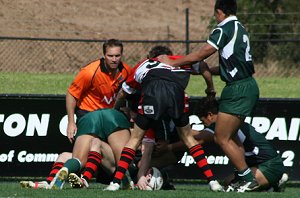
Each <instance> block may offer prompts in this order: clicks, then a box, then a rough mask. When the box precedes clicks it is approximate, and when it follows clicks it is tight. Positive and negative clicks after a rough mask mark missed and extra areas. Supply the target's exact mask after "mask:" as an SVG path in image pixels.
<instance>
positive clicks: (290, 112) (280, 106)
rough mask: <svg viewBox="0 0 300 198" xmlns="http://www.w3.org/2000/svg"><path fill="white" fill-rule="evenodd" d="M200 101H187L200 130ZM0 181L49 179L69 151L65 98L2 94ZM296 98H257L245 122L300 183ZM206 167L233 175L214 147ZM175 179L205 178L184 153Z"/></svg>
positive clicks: (298, 101) (173, 174)
mask: <svg viewBox="0 0 300 198" xmlns="http://www.w3.org/2000/svg"><path fill="white" fill-rule="evenodd" d="M198 101H199V98H197V97H192V98H191V100H190V110H191V115H190V123H191V124H193V125H192V126H193V129H196V130H201V129H203V128H204V126H203V125H202V124H201V121H200V119H199V117H198V116H197V115H196V109H197V102H198ZM0 104H1V108H0V167H1V168H0V177H1V176H45V177H46V176H47V175H48V173H49V171H50V169H51V166H52V164H53V162H54V161H55V160H56V158H57V157H58V155H59V154H60V153H61V152H66V151H67V152H71V151H72V145H71V143H69V141H68V139H67V137H66V127H67V116H66V110H65V96H63V95H54V96H53V95H21V96H19V95H0ZM299 109H300V99H260V101H259V103H258V106H257V108H256V111H255V113H254V115H253V117H247V118H246V122H248V123H250V124H251V125H253V126H254V127H255V128H256V130H257V131H258V132H259V133H262V134H264V135H265V137H266V138H267V139H268V140H269V141H270V142H271V143H272V144H274V146H275V148H277V149H278V152H279V154H280V155H281V157H282V159H283V161H284V165H285V167H286V172H287V173H288V174H289V176H290V179H291V180H300V172H299V171H298V170H299V169H300V164H299V163H300V161H299V160H300V159H299V156H300V144H299V141H300V136H299V128H300V111H299ZM204 150H205V152H206V156H207V160H208V163H209V164H211V166H212V169H213V171H214V173H215V175H216V176H217V178H224V177H225V176H226V175H228V173H230V172H232V171H233V167H232V165H231V164H230V162H229V159H228V158H227V157H226V156H225V155H224V153H223V152H222V150H221V149H220V148H219V147H218V146H217V145H216V144H212V143H211V144H207V145H204ZM169 173H170V177H172V178H176V179H199V178H204V177H203V176H202V173H201V172H200V170H198V168H196V165H195V163H194V160H193V158H192V157H191V156H190V155H189V154H188V153H187V152H185V153H183V154H182V156H180V157H179V160H178V164H176V165H175V166H172V167H171V168H170V169H169Z"/></svg>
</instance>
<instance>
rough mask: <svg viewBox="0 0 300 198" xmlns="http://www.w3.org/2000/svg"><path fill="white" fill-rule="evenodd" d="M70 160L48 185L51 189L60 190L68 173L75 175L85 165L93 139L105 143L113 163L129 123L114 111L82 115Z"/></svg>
mask: <svg viewBox="0 0 300 198" xmlns="http://www.w3.org/2000/svg"><path fill="white" fill-rule="evenodd" d="M77 125H78V126H77V133H76V139H75V144H74V148H73V152H72V158H71V159H69V160H67V161H66V163H65V164H64V167H63V168H61V169H60V170H59V171H58V172H57V174H56V175H55V177H54V179H53V180H52V182H51V184H50V188H51V189H62V188H63V185H64V182H65V181H66V180H67V178H68V176H69V174H70V173H77V172H78V171H80V170H81V168H82V166H84V165H85V164H86V160H87V155H88V152H89V149H90V144H91V142H92V140H93V138H94V137H98V138H99V139H100V140H101V141H104V142H107V143H108V144H109V146H110V147H111V149H112V151H113V154H114V158H115V161H116V162H118V161H119V159H120V155H121V151H122V149H123V147H124V145H125V144H126V142H127V141H128V139H129V137H130V131H129V128H130V123H129V121H128V119H127V118H126V116H125V115H124V114H123V113H121V112H119V111H117V110H115V109H99V110H96V111H93V112H89V113H87V114H86V115H84V116H83V117H82V118H81V119H80V120H79V122H78V124H77ZM100 163H101V162H100Z"/></svg>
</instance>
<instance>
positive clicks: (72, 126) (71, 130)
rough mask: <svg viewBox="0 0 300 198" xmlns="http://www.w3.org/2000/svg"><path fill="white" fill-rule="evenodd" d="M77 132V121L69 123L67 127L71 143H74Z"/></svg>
mask: <svg viewBox="0 0 300 198" xmlns="http://www.w3.org/2000/svg"><path fill="white" fill-rule="evenodd" d="M76 132H77V126H76V124H75V123H68V127H67V136H68V139H69V141H70V142H71V143H73V142H74V141H75V137H74V136H75V134H76Z"/></svg>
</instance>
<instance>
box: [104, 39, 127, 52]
mask: <svg viewBox="0 0 300 198" xmlns="http://www.w3.org/2000/svg"><path fill="white" fill-rule="evenodd" d="M108 47H120V48H121V53H123V44H122V42H121V41H120V40H118V39H109V40H107V41H105V42H104V43H103V54H106V51H107V48H108Z"/></svg>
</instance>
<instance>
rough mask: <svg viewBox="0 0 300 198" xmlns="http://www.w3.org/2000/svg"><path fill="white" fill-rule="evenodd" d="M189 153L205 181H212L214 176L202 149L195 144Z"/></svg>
mask: <svg viewBox="0 0 300 198" xmlns="http://www.w3.org/2000/svg"><path fill="white" fill-rule="evenodd" d="M189 151H190V154H191V155H192V156H193V158H194V160H195V162H196V164H197V166H198V167H199V168H200V169H201V170H202V172H203V174H204V175H205V177H206V179H207V181H211V180H214V175H213V173H212V171H211V169H210V166H209V164H208V163H207V159H206V157H205V154H204V150H203V147H202V146H201V145H200V144H196V145H195V146H193V147H191V148H190V149H189Z"/></svg>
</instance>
